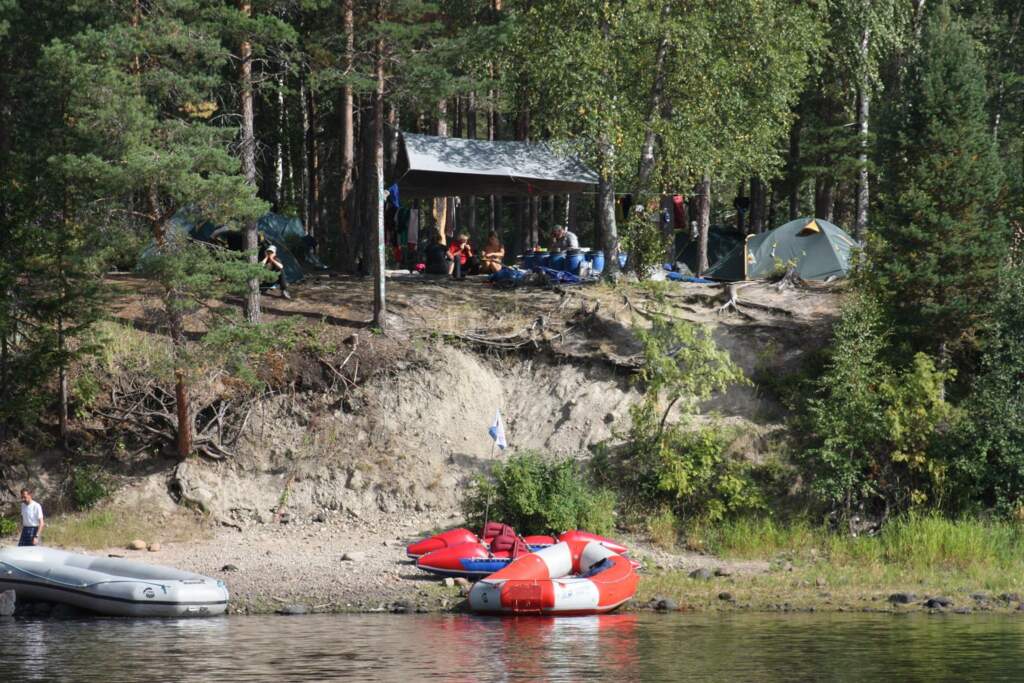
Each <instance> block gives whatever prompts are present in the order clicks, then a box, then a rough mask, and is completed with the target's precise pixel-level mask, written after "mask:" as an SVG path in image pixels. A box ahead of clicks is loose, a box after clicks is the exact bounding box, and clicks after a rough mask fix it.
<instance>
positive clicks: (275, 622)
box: [0, 613, 1024, 683]
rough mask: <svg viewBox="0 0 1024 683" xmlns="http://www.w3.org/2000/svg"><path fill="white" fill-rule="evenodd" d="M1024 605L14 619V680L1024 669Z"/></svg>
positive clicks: (671, 676) (984, 674)
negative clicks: (1023, 655) (996, 611)
mask: <svg viewBox="0 0 1024 683" xmlns="http://www.w3.org/2000/svg"><path fill="white" fill-rule="evenodd" d="M1022 645H1024V618H1015V617H1013V616H1000V617H991V616H988V617H987V616H970V617H963V616H957V615H948V616H943V617H928V616H924V615H921V616H913V617H893V616H877V615H798V616H792V615H789V616H786V615H777V616H773V615H726V616H720V615H689V614H683V615H673V616H661V615H654V614H649V613H644V614H617V615H605V616H600V617H578V618H560V619H552V618H533V617H519V618H478V617H471V616H464V615H444V616H434V615H417V616H411V615H410V616H392V615H362V616H307V617H293V618H289V617H247V618H225V619H208V620H148V621H143V620H121V619H94V620H81V621H14V620H6V621H0V667H2V671H3V673H2V675H0V680H11V681H16V680H80V681H92V680H96V681H100V680H102V681H114V682H116V681H139V680H147V681H154V682H156V681H164V680H175V681H209V680H219V679H225V680H228V681H230V683H241V682H243V681H255V680H275V681H299V680H302V681H307V680H308V681H321V680H359V681H368V680H369V681H392V680H401V681H411V680H420V679H426V678H440V679H443V680H450V681H480V680H487V681H580V680H587V681H604V680H614V681H623V680H626V681H634V680H652V681H677V680H682V679H686V680H753V681H801V680H833V681H863V680H906V681H925V680H928V681H931V680H965V679H975V680H977V679H984V680H1021V678H1022V676H1024V665H1022V664H1021V663H1020V660H1019V658H1018V655H1019V654H1020V652H1021V649H1022Z"/></svg>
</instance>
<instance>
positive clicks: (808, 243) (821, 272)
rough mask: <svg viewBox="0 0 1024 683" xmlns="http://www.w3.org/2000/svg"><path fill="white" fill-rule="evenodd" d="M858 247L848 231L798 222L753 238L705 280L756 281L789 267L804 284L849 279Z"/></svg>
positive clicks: (811, 221)
mask: <svg viewBox="0 0 1024 683" xmlns="http://www.w3.org/2000/svg"><path fill="white" fill-rule="evenodd" d="M856 247H857V243H856V242H855V241H854V240H853V238H852V237H850V236H849V235H848V234H847V233H846V231H845V230H843V229H842V228H840V227H839V226H836V225H833V224H832V223H829V222H828V221H826V220H823V219H821V218H797V219H796V220H794V221H790V222H789V223H786V224H785V225H781V226H779V227H777V228H775V229H774V230H770V231H768V232H763V233H761V234H760V235H750V236H749V237H747V239H746V241H745V242H744V243H743V244H740V245H737V246H736V248H734V249H733V250H732V251H730V252H729V253H728V254H727V255H726V256H725V257H724V258H723V259H722V260H721V261H719V262H718V263H716V264H715V265H714V266H712V267H711V268H710V269H709V270H708V271H707V272H706V273H704V275H705V276H707V277H709V278H713V279H715V280H752V279H755V278H762V277H767V276H769V275H771V274H772V273H773V272H774V271H775V270H776V269H777V268H780V267H786V265H787V264H789V263H794V264H795V265H796V271H797V274H798V275H799V276H800V277H801V278H803V279H804V280H827V279H828V278H830V277H845V276H846V274H847V273H848V272H849V271H850V257H851V254H852V251H853V249H855V248H856Z"/></svg>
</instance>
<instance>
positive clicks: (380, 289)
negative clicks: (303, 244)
mask: <svg viewBox="0 0 1024 683" xmlns="http://www.w3.org/2000/svg"><path fill="white" fill-rule="evenodd" d="M383 18H384V2H383V0H379V2H378V4H377V20H378V21H381V20H383ZM374 61H375V64H374V72H375V77H376V81H377V87H376V89H375V90H374V94H373V165H374V171H375V174H374V176H375V178H374V179H375V181H376V187H377V192H376V202H375V207H376V211H375V213H376V216H375V218H376V220H375V221H374V227H375V230H374V245H373V246H374V257H373V281H374V285H373V324H374V326H375V327H377V328H378V329H380V330H382V331H383V330H384V329H386V327H387V321H386V304H385V296H384V248H385V242H384V39H383V38H378V39H377V46H376V55H374Z"/></svg>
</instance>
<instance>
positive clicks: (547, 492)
mask: <svg viewBox="0 0 1024 683" xmlns="http://www.w3.org/2000/svg"><path fill="white" fill-rule="evenodd" d="M614 509H615V496H614V495H613V494H612V493H611V491H609V490H608V489H603V488H595V487H594V486H592V485H591V482H590V481H589V480H588V478H587V477H586V476H585V473H584V470H583V468H582V467H581V465H580V463H579V462H577V461H576V460H573V459H572V458H566V459H561V460H559V459H550V458H546V457H544V456H542V455H540V454H538V453H533V452H526V453H521V454H517V455H514V456H512V457H511V458H509V460H508V462H506V463H497V464H496V465H495V466H494V469H493V471H492V472H491V476H490V477H485V476H479V477H477V480H476V482H475V483H474V485H473V487H472V488H471V489H469V490H468V491H467V493H466V494H465V495H464V497H463V499H462V511H463V514H464V515H465V516H466V519H467V521H468V522H469V523H470V524H473V525H476V526H481V525H482V523H483V522H484V521H485V519H484V518H485V516H486V517H487V519H490V520H500V521H502V522H504V523H506V524H510V525H512V526H513V527H515V528H516V530H517V531H519V532H520V533H532V534H540V533H561V532H563V531H568V530H570V529H585V530H587V531H590V532H593V533H597V534H606V533H609V532H610V531H611V530H612V528H613V527H614V524H615V514H614Z"/></svg>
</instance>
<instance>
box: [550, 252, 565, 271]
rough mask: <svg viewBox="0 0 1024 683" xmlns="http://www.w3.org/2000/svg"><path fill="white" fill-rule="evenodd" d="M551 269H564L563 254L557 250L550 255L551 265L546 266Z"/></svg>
mask: <svg viewBox="0 0 1024 683" xmlns="http://www.w3.org/2000/svg"><path fill="white" fill-rule="evenodd" d="M548 268H551V269H552V270H565V254H563V253H562V252H558V253H557V254H552V255H551V265H549V266H548Z"/></svg>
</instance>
